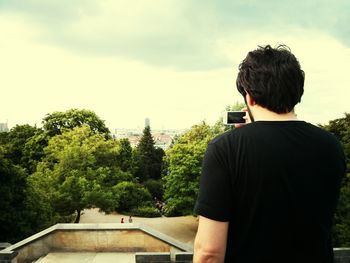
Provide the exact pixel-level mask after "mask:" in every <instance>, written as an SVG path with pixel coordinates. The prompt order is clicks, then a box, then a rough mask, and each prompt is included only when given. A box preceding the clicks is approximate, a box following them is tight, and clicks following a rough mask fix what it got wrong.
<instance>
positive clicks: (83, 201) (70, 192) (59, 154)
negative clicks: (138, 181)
mask: <svg viewBox="0 0 350 263" xmlns="http://www.w3.org/2000/svg"><path fill="white" fill-rule="evenodd" d="M119 153H120V146H119V145H118V143H117V142H116V141H113V140H106V139H105V137H104V135H103V134H100V133H94V132H93V131H92V130H91V129H90V127H89V126H87V125H83V126H82V127H76V128H74V129H72V130H67V131H65V132H63V133H62V134H61V135H56V136H54V137H52V138H51V139H50V141H49V144H48V146H47V147H46V148H45V158H44V159H43V161H42V162H41V163H39V165H38V169H37V172H36V173H35V174H34V176H35V177H40V178H41V180H42V181H43V182H46V183H50V185H51V187H50V189H51V190H50V193H51V196H50V198H49V199H50V200H51V201H50V202H51V204H52V207H54V210H55V211H57V212H58V213H59V214H60V215H61V216H67V215H70V214H72V213H73V212H74V211H76V212H77V215H78V217H77V221H78V220H79V215H80V211H81V210H83V209H84V208H89V207H91V206H94V205H96V204H97V203H98V204H100V205H102V207H103V208H106V209H107V210H108V211H110V210H111V207H110V206H109V205H110V204H112V203H113V196H112V195H111V194H110V195H109V197H111V199H109V200H106V202H104V203H102V202H101V195H102V196H103V197H107V195H104V193H106V194H107V193H108V189H109V188H111V187H112V186H113V185H115V184H117V183H119V182H121V181H122V180H129V179H130V180H131V178H132V176H131V174H130V173H128V172H124V171H122V170H121V169H120V167H118V166H117V159H118V156H119ZM38 188H39V189H40V185H39V186H38ZM95 191H97V192H95ZM94 198H96V200H94ZM115 207H116V206H114V207H113V208H115Z"/></svg>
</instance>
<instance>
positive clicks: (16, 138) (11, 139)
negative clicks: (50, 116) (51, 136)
mask: <svg viewBox="0 0 350 263" xmlns="http://www.w3.org/2000/svg"><path fill="white" fill-rule="evenodd" d="M39 132H41V129H38V128H36V127H32V126H30V125H28V124H25V125H16V126H15V127H13V128H12V129H11V130H10V131H9V132H7V133H3V134H2V136H1V139H0V141H1V142H0V143H1V144H2V145H4V150H5V157H6V158H8V159H11V161H12V163H13V164H18V165H21V166H22V167H25V168H26V167H27V162H26V161H25V160H23V155H24V153H23V149H24V147H25V144H26V143H27V142H28V141H29V140H30V139H31V138H32V137H33V136H34V135H36V134H37V133H39Z"/></svg>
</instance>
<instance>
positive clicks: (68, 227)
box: [5, 223, 193, 251]
mask: <svg viewBox="0 0 350 263" xmlns="http://www.w3.org/2000/svg"><path fill="white" fill-rule="evenodd" d="M89 230H90V231H102V230H140V231H142V232H144V233H147V234H149V235H151V236H153V237H155V238H157V239H159V240H161V241H163V242H165V243H167V244H169V245H171V246H174V247H176V248H178V249H179V250H182V251H192V250H193V247H192V246H190V245H187V244H184V243H182V242H179V241H177V240H176V239H174V238H172V237H169V236H168V235H165V234H163V233H160V232H158V231H156V230H154V229H152V228H150V227H148V226H145V225H142V224H120V223H112V224H56V225H54V226H52V227H49V228H47V229H45V230H43V231H41V232H39V233H37V234H35V235H33V236H30V237H28V238H26V239H24V240H22V241H20V242H18V243H16V244H14V245H11V246H9V247H7V248H5V250H8V251H11V250H17V249H19V248H21V247H23V246H26V245H28V244H30V243H32V242H34V241H36V240H38V239H41V238H43V237H45V236H48V235H50V234H52V233H53V232H56V231H89Z"/></svg>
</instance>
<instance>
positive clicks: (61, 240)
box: [0, 223, 192, 263]
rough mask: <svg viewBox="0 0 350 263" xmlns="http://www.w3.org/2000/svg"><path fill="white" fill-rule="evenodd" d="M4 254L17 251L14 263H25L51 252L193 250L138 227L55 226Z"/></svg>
mask: <svg viewBox="0 0 350 263" xmlns="http://www.w3.org/2000/svg"><path fill="white" fill-rule="evenodd" d="M3 251H4V253H12V252H13V251H16V252H17V253H18V255H17V257H15V259H16V260H17V262H18V263H27V262H32V261H33V260H36V259H38V258H40V257H42V256H43V255H46V254H48V253H50V252H52V251H56V252H133V253H135V252H147V253H158V252H171V253H173V252H180V251H192V246H190V245H187V244H184V243H181V242H179V241H177V240H175V239H174V238H171V237H169V236H167V235H165V234H163V233H160V232H158V231H156V230H154V229H152V228H150V227H148V226H145V225H141V224H120V223H112V224H57V225H54V226H52V227H50V228H47V229H45V230H43V231H41V232H39V233H37V234H35V235H33V236H31V237H28V238H26V239H24V240H22V241H20V242H18V243H16V244H14V245H11V246H9V247H7V248H5V249H4V250H3ZM0 263H4V262H0ZM6 263H7V262H6Z"/></svg>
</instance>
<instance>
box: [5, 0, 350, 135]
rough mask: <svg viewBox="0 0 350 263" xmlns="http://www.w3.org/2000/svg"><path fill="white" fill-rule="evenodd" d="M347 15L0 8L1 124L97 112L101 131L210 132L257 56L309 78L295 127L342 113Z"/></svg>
mask: <svg viewBox="0 0 350 263" xmlns="http://www.w3.org/2000/svg"><path fill="white" fill-rule="evenodd" d="M349 7H350V3H349V2H348V1H345V0H339V1H336V2H334V3H332V4H331V5H330V4H329V3H328V2H327V1H319V2H317V3H316V2H307V1H301V0H297V1H294V2H293V4H291V3H289V2H287V1H274V0H268V1H264V2H261V1H258V0H250V1H243V0H242V1H228V0H227V1H226V0H225V1H214V2H213V1H206V0H205V1H201V3H200V4H198V2H196V1H182V0H179V1H170V0H165V1H161V2H159V3H157V4H156V5H155V4H153V5H152V4H150V3H149V2H148V1H142V0H138V1H136V0H135V1H126V0H118V1H107V0H105V1H97V0H87V1H80V0H78V1H73V2H68V1H67V2H65V1H58V0H52V1H44V2H43V1H38V0H27V1H21V0H15V1H10V0H3V1H1V2H0V11H1V12H0V30H1V32H2V40H1V41H0V57H1V60H0V70H1V72H2V76H1V78H0V87H1V90H2V102H1V103H0V123H5V122H6V120H8V123H9V127H10V128H11V127H13V126H15V125H16V124H19V125H20V124H30V125H35V124H36V125H37V126H38V127H40V126H41V121H42V119H43V118H44V117H45V116H46V114H50V113H53V112H55V111H66V110H69V109H72V108H77V109H88V110H92V111H94V112H95V113H96V114H97V115H98V116H99V117H100V118H101V119H102V120H105V121H106V126H107V127H109V128H110V130H113V129H115V128H137V127H142V126H143V124H144V119H145V118H146V117H148V118H150V120H151V127H152V129H189V128H190V127H191V126H192V125H195V124H198V123H200V122H202V121H203V120H204V121H206V122H207V123H208V124H210V125H212V124H214V123H215V122H216V121H217V120H218V119H219V118H220V117H221V113H222V111H223V110H224V109H225V108H226V106H227V105H232V104H235V103H236V102H243V99H242V98H241V96H240V94H239V93H238V92H237V91H236V87H235V78H236V74H237V69H238V65H239V63H240V62H241V61H242V60H243V59H244V57H245V56H246V54H247V52H249V51H250V50H252V49H255V48H256V47H257V46H258V45H265V44H270V45H272V46H275V45H277V44H281V43H283V44H286V45H288V46H289V47H290V48H291V50H292V52H293V53H294V54H295V55H296V57H297V58H298V59H299V61H300V64H301V67H302V68H303V70H304V71H305V73H306V81H305V93H304V96H303V98H302V103H301V104H300V105H298V106H297V107H296V113H297V114H298V117H299V118H300V119H304V120H306V121H308V122H312V123H315V124H317V123H321V124H325V123H327V122H328V121H329V120H332V119H336V118H342V117H343V116H344V115H343V113H344V112H350V106H349V103H348V98H349V96H350V92H349V91H348V88H347V87H348V83H350V74H348V72H347V71H348V68H350V48H349V46H350V37H349V36H350V34H349V32H348V29H347V27H346V26H344V25H346V24H348V22H349V19H350V14H349V12H350V8H349Z"/></svg>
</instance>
